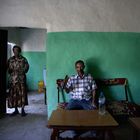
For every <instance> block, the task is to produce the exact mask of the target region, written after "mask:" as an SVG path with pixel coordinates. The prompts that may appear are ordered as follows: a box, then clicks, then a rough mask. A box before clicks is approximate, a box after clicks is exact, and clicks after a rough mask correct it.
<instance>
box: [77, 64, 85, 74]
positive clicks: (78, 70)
mask: <svg viewBox="0 0 140 140" xmlns="http://www.w3.org/2000/svg"><path fill="white" fill-rule="evenodd" d="M84 68H85V66H84V65H83V63H77V64H76V65H75V69H76V71H77V73H83V72H84Z"/></svg>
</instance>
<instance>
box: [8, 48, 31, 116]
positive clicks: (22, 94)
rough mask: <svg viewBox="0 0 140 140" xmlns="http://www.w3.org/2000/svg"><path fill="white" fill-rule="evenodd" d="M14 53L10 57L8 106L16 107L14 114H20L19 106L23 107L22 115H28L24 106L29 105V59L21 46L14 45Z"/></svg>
mask: <svg viewBox="0 0 140 140" xmlns="http://www.w3.org/2000/svg"><path fill="white" fill-rule="evenodd" d="M13 53H14V56H12V57H10V58H9V59H8V73H9V97H8V107H9V108H15V111H14V112H13V113H12V116H13V115H17V114H19V111H18V107H21V116H26V113H25V110H24V106H25V105H28V99H27V91H26V73H27V72H28V70H29V64H28V61H27V59H26V58H25V57H23V56H22V55H21V48H20V47H19V46H14V47H13Z"/></svg>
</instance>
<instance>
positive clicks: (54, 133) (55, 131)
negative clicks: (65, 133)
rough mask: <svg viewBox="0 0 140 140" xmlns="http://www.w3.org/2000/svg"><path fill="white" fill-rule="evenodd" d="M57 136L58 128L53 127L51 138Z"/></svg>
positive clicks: (53, 138)
mask: <svg viewBox="0 0 140 140" xmlns="http://www.w3.org/2000/svg"><path fill="white" fill-rule="evenodd" d="M58 136H59V130H58V129H53V131H52V134H51V140H57V139H58Z"/></svg>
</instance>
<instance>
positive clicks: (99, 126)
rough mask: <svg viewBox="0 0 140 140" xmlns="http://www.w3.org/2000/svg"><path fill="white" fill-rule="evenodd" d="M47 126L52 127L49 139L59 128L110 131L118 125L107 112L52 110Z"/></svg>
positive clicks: (54, 136) (53, 138) (57, 133)
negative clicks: (103, 113)
mask: <svg viewBox="0 0 140 140" xmlns="http://www.w3.org/2000/svg"><path fill="white" fill-rule="evenodd" d="M47 126H48V127H49V128H52V129H53V131H52V134H51V140H56V139H57V138H58V137H59V131H60V130H100V131H103V132H111V130H112V129H113V128H116V127H117V126H118V123H117V122H116V121H115V120H114V118H113V117H112V116H111V115H110V114H109V113H108V112H106V114H105V115H99V114H98V110H55V111H53V112H52V114H51V117H50V119H49V121H48V125H47ZM109 134H111V133H109Z"/></svg>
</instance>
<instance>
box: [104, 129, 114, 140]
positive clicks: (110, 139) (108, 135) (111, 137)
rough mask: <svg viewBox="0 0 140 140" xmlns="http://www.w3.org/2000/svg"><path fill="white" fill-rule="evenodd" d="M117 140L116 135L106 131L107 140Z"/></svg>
mask: <svg viewBox="0 0 140 140" xmlns="http://www.w3.org/2000/svg"><path fill="white" fill-rule="evenodd" d="M106 139H107V140H115V137H114V134H113V133H112V131H111V130H107V131H105V140H106Z"/></svg>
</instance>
